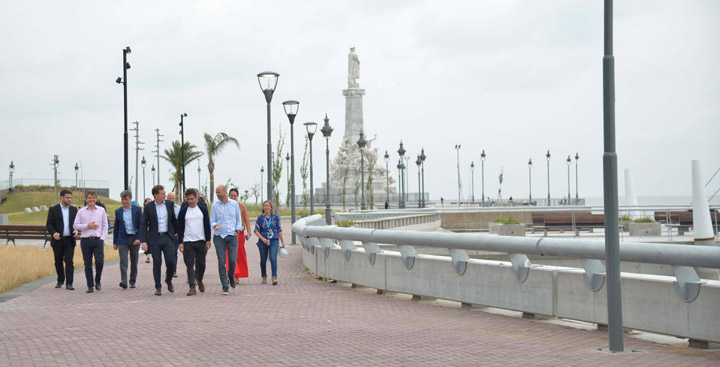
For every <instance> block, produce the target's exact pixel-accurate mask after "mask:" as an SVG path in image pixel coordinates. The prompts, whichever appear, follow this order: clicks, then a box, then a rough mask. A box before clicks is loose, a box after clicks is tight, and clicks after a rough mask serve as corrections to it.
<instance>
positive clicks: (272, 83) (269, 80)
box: [257, 71, 280, 199]
mask: <svg viewBox="0 0 720 367" xmlns="http://www.w3.org/2000/svg"><path fill="white" fill-rule="evenodd" d="M279 77H280V74H278V73H276V72H273V71H264V72H262V73H260V74H258V75H257V78H258V84H259V85H260V89H261V90H262V92H263V95H264V96H265V101H266V102H267V166H268V181H267V192H268V196H267V197H268V198H269V199H272V197H273V192H272V191H273V188H272V141H271V139H272V136H271V135H270V102H272V97H273V93H275V87H277V82H278V78H279ZM260 185H261V186H262V182H260Z"/></svg>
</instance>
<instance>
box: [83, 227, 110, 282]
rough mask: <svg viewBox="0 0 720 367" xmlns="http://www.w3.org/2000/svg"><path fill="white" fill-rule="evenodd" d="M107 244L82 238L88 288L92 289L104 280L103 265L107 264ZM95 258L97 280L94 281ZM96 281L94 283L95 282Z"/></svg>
mask: <svg viewBox="0 0 720 367" xmlns="http://www.w3.org/2000/svg"><path fill="white" fill-rule="evenodd" d="M104 248H105V243H104V242H103V240H100V239H97V240H94V239H89V238H82V239H80V249H81V250H82V255H83V261H85V280H86V281H87V286H88V288H92V287H93V286H94V285H95V284H96V283H100V279H102V271H103V265H104V264H105V251H104V250H105V249H104ZM93 257H95V279H93V269H92V263H93ZM93 280H94V281H93Z"/></svg>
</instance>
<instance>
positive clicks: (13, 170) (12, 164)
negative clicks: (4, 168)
mask: <svg viewBox="0 0 720 367" xmlns="http://www.w3.org/2000/svg"><path fill="white" fill-rule="evenodd" d="M75 166H76V167H77V164H75ZM13 172H15V163H14V162H13V161H10V182H9V183H8V190H9V191H10V192H12V189H13V180H12V179H13V177H12V176H13ZM75 181H77V174H76V175H75ZM76 186H77V185H76Z"/></svg>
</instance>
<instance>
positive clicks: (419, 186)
mask: <svg viewBox="0 0 720 367" xmlns="http://www.w3.org/2000/svg"><path fill="white" fill-rule="evenodd" d="M415 164H417V169H418V208H420V194H421V193H420V190H422V183H421V182H420V165H422V160H420V154H418V156H417V160H415Z"/></svg>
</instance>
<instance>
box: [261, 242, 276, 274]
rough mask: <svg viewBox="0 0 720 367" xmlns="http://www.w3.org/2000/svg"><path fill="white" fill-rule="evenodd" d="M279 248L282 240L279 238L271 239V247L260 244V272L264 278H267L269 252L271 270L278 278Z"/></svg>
mask: <svg viewBox="0 0 720 367" xmlns="http://www.w3.org/2000/svg"><path fill="white" fill-rule="evenodd" d="M279 247H280V240H279V239H277V238H275V239H271V240H270V244H269V245H266V244H264V243H260V244H258V248H259V249H260V272H261V273H262V276H263V277H266V276H267V270H266V268H267V259H268V250H269V252H270V254H269V255H270V269H271V270H272V276H274V277H277V255H278V249H279Z"/></svg>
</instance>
